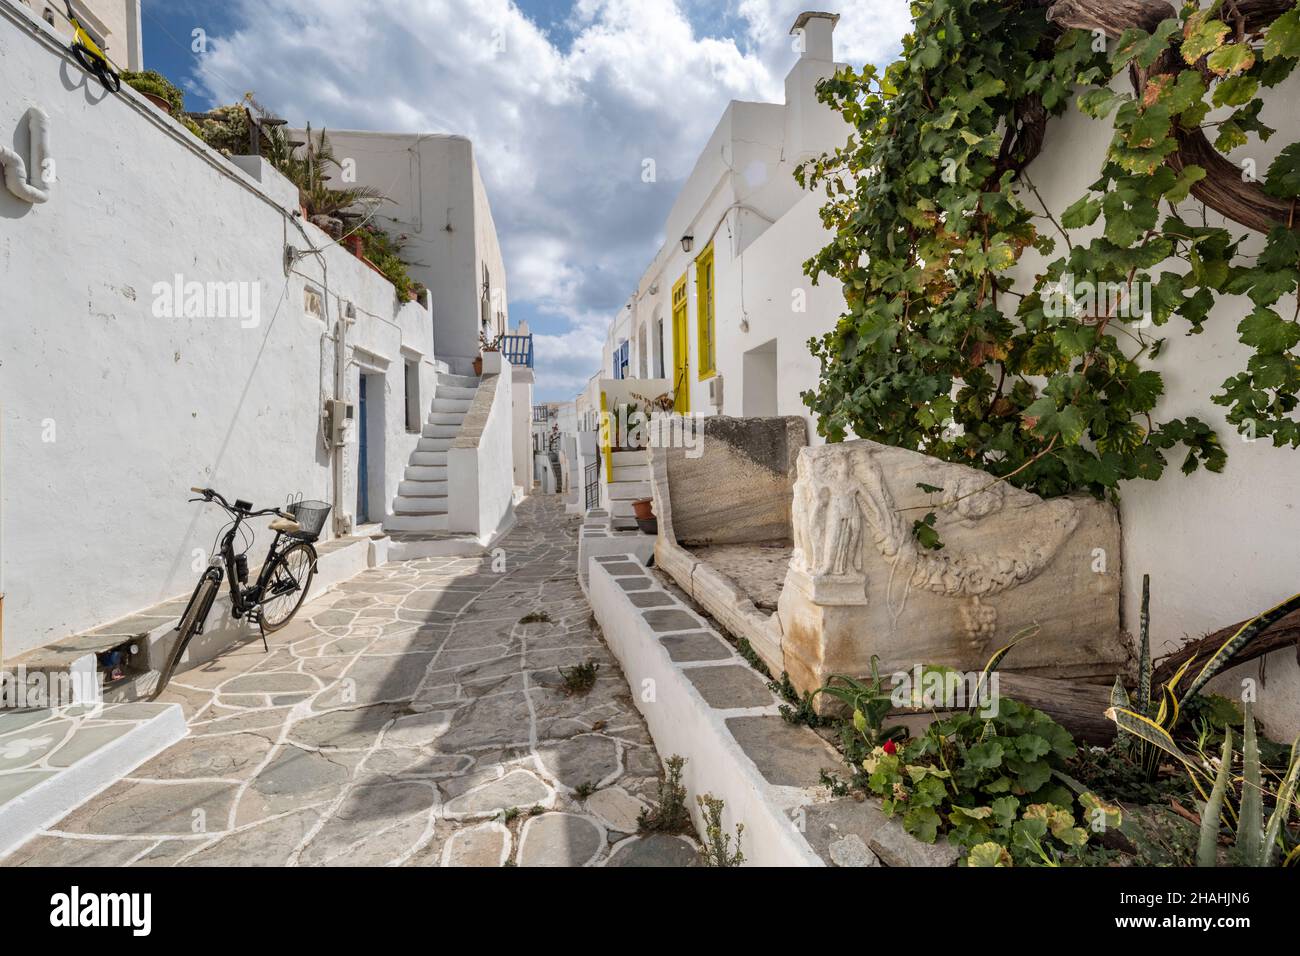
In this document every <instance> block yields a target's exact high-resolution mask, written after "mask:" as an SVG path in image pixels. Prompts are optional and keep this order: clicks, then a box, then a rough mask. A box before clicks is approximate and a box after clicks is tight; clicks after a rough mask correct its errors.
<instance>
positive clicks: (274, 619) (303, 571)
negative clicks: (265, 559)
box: [261, 541, 316, 633]
mask: <svg viewBox="0 0 1300 956" xmlns="http://www.w3.org/2000/svg"><path fill="white" fill-rule="evenodd" d="M315 576H316V549H315V548H313V547H312V546H311V545H309V544H307V543H306V542H302V541H300V542H299V543H298V544H295V545H293V546H292V547H290V548H288V549H286V550H285V551H283V552H281V553H280V554H279V555H278V556H277V557H276V559H275V563H274V564H273V565H271V570H270V573H269V574H268V575H267V577H266V587H265V589H264V590H263V592H262V593H263V595H264V598H263V601H262V609H261V611H262V614H261V623H262V630H263V631H266V632H268V633H269V632H271V631H278V630H279V629H280V628H282V627H284V626H285V625H286V624H288V623H289V621H291V620H292V619H293V616H294V615H295V614H297V613H298V608H300V607H302V602H303V601H305V600H306V599H307V591H308V589H310V588H311V581H312V578H314V577H315Z"/></svg>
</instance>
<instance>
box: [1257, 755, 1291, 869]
mask: <svg viewBox="0 0 1300 956" xmlns="http://www.w3.org/2000/svg"><path fill="white" fill-rule="evenodd" d="M1298 785H1300V737H1296V739H1295V741H1294V742H1293V743H1292V744H1291V765H1290V766H1289V767H1288V768H1287V771H1286V775H1285V776H1284V777H1283V778H1282V782H1281V783H1280V784H1278V788H1277V807H1276V808H1274V810H1273V816H1272V817H1271V818H1270V819H1269V821H1268V829H1267V830H1266V831H1265V833H1264V850H1263V858H1262V859H1261V860H1260V863H1261V865H1263V866H1272V865H1273V860H1274V859H1276V857H1277V843H1278V837H1279V836H1280V835H1281V833H1282V827H1284V826H1286V821H1287V819H1288V818H1289V817H1290V816H1291V809H1292V807H1293V806H1294V805H1295V798H1296V788H1297V786H1298ZM1296 849H1297V850H1300V847H1297V848H1296ZM1292 855H1294V853H1293V854H1292Z"/></svg>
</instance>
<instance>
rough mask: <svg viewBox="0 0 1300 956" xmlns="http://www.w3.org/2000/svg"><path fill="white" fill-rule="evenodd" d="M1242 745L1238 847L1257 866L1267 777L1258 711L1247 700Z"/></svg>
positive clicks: (1260, 847)
mask: <svg viewBox="0 0 1300 956" xmlns="http://www.w3.org/2000/svg"><path fill="white" fill-rule="evenodd" d="M1243 737H1244V743H1243V745H1242V760H1243V763H1242V767H1243V774H1242V781H1241V817H1240V818H1239V819H1238V820H1237V848H1238V849H1239V850H1241V852H1242V854H1243V856H1244V858H1245V860H1246V865H1247V866H1257V865H1258V864H1259V862H1260V860H1261V858H1262V856H1263V854H1262V852H1261V850H1262V848H1263V842H1264V781H1263V777H1262V775H1261V773H1260V769H1259V738H1258V737H1257V736H1256V735H1255V715H1254V714H1252V713H1251V710H1250V704H1246V726H1245V730H1244V735H1243Z"/></svg>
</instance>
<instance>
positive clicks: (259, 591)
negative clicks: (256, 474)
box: [190, 489, 315, 641]
mask: <svg viewBox="0 0 1300 956" xmlns="http://www.w3.org/2000/svg"><path fill="white" fill-rule="evenodd" d="M196 490H197V489H196ZM195 500H199V499H195ZM206 500H208V501H213V502H216V503H217V504H220V505H221V507H222V508H223V509H224V510H225V512H226V513H227V514H229V515H231V516H232V517H233V519H234V520H233V521H232V522H231V525H230V527H229V528H228V529H226V532H225V534H223V535H222V538H221V544H220V545H219V546H218V548H217V553H216V554H214V555H212V557H211V558H210V559H209V562H208V569H207V570H206V571H205V572H204V574H203V576H202V577H201V578H200V580H199V584H200V586H201V585H202V582H203V579H204V578H209V577H213V576H214V575H215V577H216V582H217V590H220V588H221V579H222V578H223V577H224V578H226V579H227V586H228V587H229V589H230V613H231V617H233V618H234V619H235V620H239V619H240V618H243V617H246V616H248V615H250V614H255V613H256V612H257V611H258V610H260V608H261V607H262V605H263V604H265V603H266V600H267V597H268V595H267V589H268V587H269V586H270V585H271V574H272V572H273V571H274V569H275V565H276V559H277V558H279V557H280V555H281V554H283V553H284V551H287V550H288V549H287V548H285V549H284V551H282V550H281V544H282V541H283V540H284V537H285V534H284V532H283V531H276V532H275V537H274V538H273V539H272V540H271V545H270V547H269V548H268V549H267V552H266V558H265V559H264V560H263V562H262V567H261V570H259V571H258V574H257V580H256V581H255V582H254V583H253V584H251V585H250V584H246V582H244V581H241V580H240V577H239V557H240V556H239V555H238V554H236V553H235V538H236V537H237V536H238V534H239V529H240V528H241V527H242V526H243V523H244V521H245V520H247V519H248V518H254V517H259V516H261V515H267V514H278V515H282V513H281V512H280V511H278V510H277V509H274V508H270V509H265V510H263V511H256V512H255V511H252V510H251V506H246V503H245V502H242V501H236V502H235V504H234V505H233V506H232V505H230V504H228V503H227V502H226V500H225V499H224V498H220V497H219V496H214V497H212V498H207V499H206ZM282 516H283V515H282ZM313 554H314V549H313ZM314 564H315V559H314V558H313V570H314ZM197 593H198V590H197V588H196V590H195V594H197ZM271 596H278V595H271ZM190 600H191V601H193V600H194V599H193V597H191V599H190ZM200 610H201V615H200V618H199V625H198V629H197V631H196V633H202V632H203V626H204V624H205V623H206V620H207V614H208V611H210V610H211V605H209V606H208V607H206V608H202V609H200ZM257 620H258V623H259V624H260V623H261V622H260V618H259V619H257ZM265 639H266V638H265V635H263V641H265Z"/></svg>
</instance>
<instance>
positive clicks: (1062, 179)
mask: <svg viewBox="0 0 1300 956" xmlns="http://www.w3.org/2000/svg"><path fill="white" fill-rule="evenodd" d="M1115 88H1116V89H1117V90H1126V91H1131V89H1132V88H1131V87H1130V86H1129V85H1128V81H1127V79H1124V80H1122V81H1117V82H1116V84H1115ZM1264 96H1265V108H1264V111H1263V115H1262V117H1261V118H1262V119H1263V121H1264V122H1266V123H1268V124H1270V125H1272V126H1274V127H1276V128H1277V130H1278V132H1277V134H1275V135H1274V136H1273V137H1272V139H1270V140H1269V141H1268V142H1266V143H1258V142H1252V143H1251V144H1249V145H1248V146H1245V147H1243V148H1241V149H1239V150H1237V151H1236V152H1234V153H1231V154H1229V158H1230V159H1232V160H1233V161H1234V162H1238V163H1239V162H1241V161H1242V160H1244V159H1246V158H1247V157H1250V158H1253V159H1254V160H1255V162H1256V166H1257V168H1258V169H1260V170H1266V169H1267V168H1268V165H1269V164H1270V163H1271V162H1272V161H1273V159H1274V158H1275V157H1276V155H1277V153H1278V151H1279V150H1280V149H1281V148H1282V147H1284V146H1286V145H1287V144H1288V143H1293V142H1295V141H1296V139H1297V138H1298V137H1300V114H1297V113H1296V111H1295V109H1294V107H1293V105H1292V104H1294V103H1295V102H1296V99H1297V97H1300V79H1298V78H1297V77H1291V78H1290V79H1289V80H1288V81H1287V82H1286V83H1285V84H1284V85H1283V86H1281V87H1278V88H1276V89H1274V90H1271V91H1268V90H1266V91H1265V93H1264ZM1210 119H1211V120H1213V119H1214V117H1210ZM1110 138H1111V127H1110V124H1109V122H1105V121H1098V120H1093V119H1090V118H1088V117H1087V116H1084V115H1083V114H1081V113H1079V112H1078V111H1077V110H1074V109H1072V110H1070V112H1068V113H1067V114H1066V115H1065V116H1063V117H1060V118H1058V119H1053V120H1052V121H1051V123H1050V124H1049V126H1048V130H1047V137H1046V141H1045V146H1044V149H1043V152H1042V154H1041V155H1040V156H1039V157H1038V158H1037V159H1036V160H1035V161H1034V163H1033V164H1032V165H1031V166H1030V168H1029V171H1028V172H1029V175H1030V178H1031V179H1032V180H1033V182H1034V184H1035V185H1036V186H1037V187H1038V190H1039V192H1040V193H1041V194H1042V196H1043V199H1044V200H1045V201H1046V203H1047V205H1048V207H1049V208H1050V209H1051V210H1052V212H1053V213H1054V214H1055V215H1057V216H1058V217H1059V216H1060V213H1061V211H1062V210H1064V209H1065V208H1066V207H1067V206H1069V205H1070V204H1071V203H1072V202H1074V201H1075V200H1077V199H1078V198H1079V197H1080V196H1082V195H1084V193H1085V191H1086V189H1087V186H1088V184H1089V183H1091V182H1093V181H1095V180H1096V178H1097V175H1098V170H1100V169H1101V166H1102V162H1103V157H1104V155H1105V151H1106V147H1107V144H1108V143H1109V142H1110ZM1024 199H1025V201H1026V202H1027V203H1028V204H1029V205H1030V207H1031V208H1035V207H1036V206H1037V201H1036V200H1035V199H1034V197H1033V195H1032V194H1028V195H1026V196H1025V197H1024ZM1187 206H1188V208H1189V209H1191V208H1195V209H1196V212H1195V214H1194V215H1195V218H1197V219H1199V216H1200V211H1199V210H1200V204H1199V203H1193V202H1192V201H1189V202H1188V203H1187ZM1207 218H1208V221H1209V223H1210V224H1211V225H1227V226H1228V227H1229V228H1231V229H1233V231H1234V232H1235V233H1237V234H1240V233H1242V232H1243V230H1242V229H1241V228H1240V227H1238V226H1236V225H1234V224H1231V223H1225V221H1224V220H1223V219H1222V217H1220V216H1218V215H1217V214H1215V213H1213V212H1211V213H1209V214H1208V217H1207ZM1103 225H1104V223H1103V222H1102V221H1101V220H1100V219H1099V220H1098V222H1097V223H1095V224H1094V225H1093V226H1092V227H1091V228H1087V229H1077V230H1071V236H1072V238H1073V239H1074V241H1075V242H1076V243H1083V244H1086V243H1087V242H1088V241H1090V240H1091V239H1092V238H1093V237H1094V236H1096V235H1099V234H1100V233H1101V229H1102V227H1103ZM1040 228H1041V229H1042V230H1044V231H1045V232H1047V233H1049V234H1054V233H1055V229H1054V227H1053V226H1052V225H1051V224H1050V223H1043V224H1042V225H1041V226H1040ZM1057 238H1058V240H1059V238H1060V237H1059V236H1057ZM1061 245H1062V244H1061V243H1060V242H1059V241H1058V249H1057V252H1056V255H1059V254H1062V253H1063V249H1062V248H1061ZM1256 248H1258V245H1256ZM1043 262H1044V260H1043V259H1042V258H1041V257H1039V256H1037V255H1031V254H1026V255H1025V257H1024V258H1023V259H1022V260H1021V262H1020V264H1019V266H1018V269H1019V273H1020V274H1019V276H1018V277H1017V278H1018V281H1021V280H1023V279H1027V277H1028V276H1030V275H1032V274H1033V273H1034V272H1036V271H1039V270H1040V269H1041V267H1042V264H1043ZM1164 268H1169V269H1172V270H1173V271H1177V272H1180V273H1181V272H1186V271H1187V267H1186V264H1185V263H1180V262H1176V261H1171V262H1170V263H1168V264H1166V266H1165V267H1164ZM1160 271H1161V267H1157V268H1156V269H1153V270H1152V273H1153V274H1156V275H1158V274H1159V272H1160ZM1251 308H1252V305H1251V304H1250V301H1249V300H1248V299H1247V298H1245V297H1243V296H1222V297H1220V299H1219V301H1218V303H1217V304H1216V306H1215V307H1214V308H1213V309H1212V310H1211V312H1210V315H1209V318H1208V319H1207V320H1206V322H1205V331H1204V332H1203V333H1202V334H1200V335H1194V336H1193V335H1187V334H1186V332H1187V329H1188V325H1187V323H1186V322H1185V321H1184V320H1182V319H1179V318H1174V319H1172V320H1171V321H1170V322H1169V324H1168V325H1166V326H1164V327H1163V328H1162V329H1161V330H1160V331H1159V333H1158V334H1159V335H1162V336H1163V337H1165V338H1166V346H1165V348H1164V350H1163V351H1162V352H1161V355H1160V357H1159V358H1158V359H1157V360H1156V361H1154V362H1151V363H1150V365H1149V367H1152V368H1155V369H1158V370H1159V371H1160V372H1161V374H1162V375H1163V376H1164V382H1165V394H1164V396H1163V398H1162V400H1161V402H1160V404H1159V406H1158V407H1157V409H1156V412H1155V416H1154V417H1155V418H1156V420H1157V421H1159V420H1167V419H1170V418H1179V417H1186V416H1195V417H1197V418H1199V419H1201V420H1202V421H1204V422H1207V423H1208V424H1210V425H1211V427H1213V428H1214V429H1215V430H1216V431H1217V432H1218V435H1219V439H1220V441H1221V442H1222V443H1223V445H1224V448H1225V449H1226V450H1227V452H1228V465H1227V469H1226V470H1225V471H1224V472H1223V473H1222V474H1219V475H1215V474H1211V473H1209V472H1206V471H1204V470H1200V471H1197V472H1196V474H1194V475H1192V476H1190V477H1188V476H1184V475H1183V474H1182V473H1181V472H1180V471H1179V470H1178V467H1179V465H1180V464H1181V462H1182V452H1180V451H1179V450H1177V449H1174V450H1173V451H1172V452H1170V453H1168V454H1167V457H1168V458H1169V467H1168V469H1167V470H1166V472H1165V474H1164V477H1162V478H1161V479H1160V480H1159V481H1157V482H1149V481H1130V482H1128V483H1126V484H1125V485H1124V486H1123V487H1122V488H1121V489H1120V513H1121V522H1122V525H1123V529H1124V530H1123V550H1124V554H1123V562H1124V596H1123V602H1124V603H1123V610H1124V623H1125V626H1126V628H1127V629H1128V630H1129V631H1130V632H1131V633H1132V634H1134V635H1136V633H1137V628H1138V610H1139V606H1140V603H1141V592H1142V575H1143V573H1144V572H1145V573H1149V574H1150V575H1151V633H1152V643H1153V646H1154V647H1155V648H1156V649H1157V650H1160V649H1167V648H1169V647H1174V646H1177V645H1179V644H1181V643H1183V642H1184V641H1185V640H1186V639H1188V638H1197V637H1200V636H1202V635H1203V634H1206V633H1209V632H1211V631H1214V630H1217V629H1218V628H1220V627H1225V626H1227V625H1229V624H1232V623H1234V622H1236V621H1239V620H1244V619H1245V618H1248V617H1251V616H1253V615H1255V614H1257V613H1259V612H1260V611H1263V610H1266V609H1267V608H1270V607H1272V606H1273V605H1274V604H1276V603H1278V602H1279V601H1281V600H1282V599H1284V598H1287V597H1289V596H1291V595H1292V594H1294V593H1296V591H1298V590H1300V580H1298V579H1297V575H1296V569H1297V568H1298V567H1300V505H1297V503H1296V500H1295V499H1296V493H1295V492H1296V487H1297V479H1298V478H1300V451H1298V450H1293V449H1289V448H1274V447H1273V446H1272V445H1271V444H1269V443H1267V442H1265V441H1259V442H1246V441H1243V440H1242V438H1241V436H1239V435H1238V434H1237V433H1236V432H1235V431H1234V430H1233V428H1232V427H1231V426H1230V425H1228V423H1227V422H1226V420H1225V418H1224V413H1225V411H1226V409H1224V408H1223V407H1222V406H1219V405H1215V404H1214V403H1213V402H1211V401H1210V396H1211V395H1213V394H1215V393H1216V392H1218V391H1219V386H1220V385H1221V384H1222V382H1223V381H1224V379H1226V378H1228V377H1229V376H1230V375H1232V374H1234V373H1235V372H1237V371H1240V370H1241V369H1244V368H1245V367H1246V359H1247V358H1248V356H1249V350H1248V349H1247V348H1246V347H1245V346H1243V345H1241V344H1240V343H1239V342H1238V341H1237V324H1238V323H1239V322H1240V321H1241V319H1242V318H1243V317H1244V316H1245V315H1246V314H1247V313H1248V312H1249V311H1250V309H1251ZM1276 308H1277V310H1278V312H1279V313H1280V314H1281V315H1291V314H1292V313H1293V312H1294V310H1295V297H1294V296H1289V297H1287V298H1284V299H1282V300H1281V301H1280V302H1279V303H1278V304H1277V306H1276ZM1259 670H1260V669H1259V666H1258V664H1256V663H1250V664H1247V665H1244V666H1243V667H1241V668H1238V669H1236V671H1235V672H1234V673H1233V674H1232V675H1231V677H1229V678H1226V679H1225V680H1221V681H1220V682H1219V686H1220V687H1221V688H1222V689H1225V690H1227V689H1228V688H1227V684H1229V683H1231V684H1232V685H1233V687H1232V690H1234V691H1236V690H1239V688H1238V687H1237V684H1238V681H1239V679H1240V678H1242V677H1256V678H1257V677H1258V675H1259ZM1266 676H1267V680H1266V685H1265V686H1264V687H1263V688H1262V689H1261V691H1260V701H1259V704H1258V707H1257V713H1258V715H1259V716H1260V717H1261V719H1263V720H1264V722H1265V723H1266V724H1267V726H1268V730H1269V732H1270V733H1271V734H1273V735H1274V736H1275V737H1278V738H1281V737H1286V739H1288V740H1289V739H1291V737H1292V736H1293V735H1294V734H1296V733H1297V732H1300V666H1297V663H1296V653H1295V651H1294V649H1287V650H1284V651H1278V652H1277V653H1275V654H1272V655H1270V656H1269V658H1268V661H1267V664H1266Z"/></svg>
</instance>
